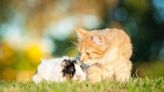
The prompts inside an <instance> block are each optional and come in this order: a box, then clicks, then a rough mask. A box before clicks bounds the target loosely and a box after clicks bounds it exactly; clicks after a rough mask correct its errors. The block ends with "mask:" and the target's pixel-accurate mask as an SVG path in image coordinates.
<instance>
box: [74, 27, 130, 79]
mask: <svg viewBox="0 0 164 92" xmlns="http://www.w3.org/2000/svg"><path fill="white" fill-rule="evenodd" d="M76 32H77V35H78V38H79V42H80V43H79V51H80V53H81V56H80V60H81V61H82V62H83V63H85V64H87V65H90V67H89V68H88V69H87V79H88V80H89V81H92V82H99V81H101V80H117V81H121V82H125V81H127V80H128V79H129V77H130V75H131V68H132V63H131V61H130V57H131V55H132V44H131V41H130V38H129V36H128V35H127V34H126V33H125V32H124V31H123V30H121V29H116V28H112V29H103V30H93V31H86V30H84V29H82V28H76Z"/></svg>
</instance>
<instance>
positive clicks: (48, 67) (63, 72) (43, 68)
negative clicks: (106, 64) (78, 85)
mask: <svg viewBox="0 0 164 92" xmlns="http://www.w3.org/2000/svg"><path fill="white" fill-rule="evenodd" d="M69 79H72V80H78V81H83V80H85V79H86V73H85V71H83V69H82V67H81V63H80V62H79V61H77V60H75V59H73V58H71V57H68V56H63V57H59V58H55V59H49V60H42V61H41V64H39V66H38V68H37V72H36V74H34V76H33V78H32V80H33V81H34V82H35V83H40V82H41V81H43V80H46V81H50V82H63V81H65V80H69Z"/></svg>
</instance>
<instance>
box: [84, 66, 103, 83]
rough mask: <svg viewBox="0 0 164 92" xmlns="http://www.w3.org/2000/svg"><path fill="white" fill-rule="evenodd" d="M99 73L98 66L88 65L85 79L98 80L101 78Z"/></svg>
mask: <svg viewBox="0 0 164 92" xmlns="http://www.w3.org/2000/svg"><path fill="white" fill-rule="evenodd" d="M101 73H102V72H101V69H100V68H99V67H98V66H96V65H93V66H90V67H89V68H88V69H87V80H89V81H90V82H100V81H101V80H102V77H101V76H102V74H101Z"/></svg>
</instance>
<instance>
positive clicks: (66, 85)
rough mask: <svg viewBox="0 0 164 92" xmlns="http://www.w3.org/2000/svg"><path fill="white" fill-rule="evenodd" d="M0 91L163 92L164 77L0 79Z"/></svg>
mask: <svg viewBox="0 0 164 92" xmlns="http://www.w3.org/2000/svg"><path fill="white" fill-rule="evenodd" d="M0 92H164V78H163V77H160V78H154V79H150V78H144V79H141V78H138V79H137V78H132V79H130V81H129V82H127V83H124V84H122V83H119V82H114V81H113V82H112V81H103V82H100V83H96V84H93V83H90V82H86V81H85V82H80V83H79V82H76V81H66V82H63V83H48V82H45V81H44V82H42V83H40V84H38V85H36V84H35V83H33V82H18V81H3V80H2V81H0Z"/></svg>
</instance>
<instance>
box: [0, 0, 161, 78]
mask: <svg viewBox="0 0 164 92" xmlns="http://www.w3.org/2000/svg"><path fill="white" fill-rule="evenodd" d="M76 26H80V27H82V28H85V29H88V30H92V29H102V28H106V27H116V28H122V29H124V30H125V31H126V32H127V33H128V34H129V35H130V37H131V39H132V43H133V56H132V61H133V65H134V70H133V74H134V75H136V76H139V77H146V76H148V77H158V76H164V0H1V2H0V80H3V79H4V80H19V81H28V80H31V76H32V74H33V73H35V70H36V67H37V65H38V64H39V63H40V59H41V58H52V57H59V56H63V55H68V56H72V57H76V56H77V54H78V50H77V46H76V43H77V38H76V34H75V32H74V28H75V27H76Z"/></svg>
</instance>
